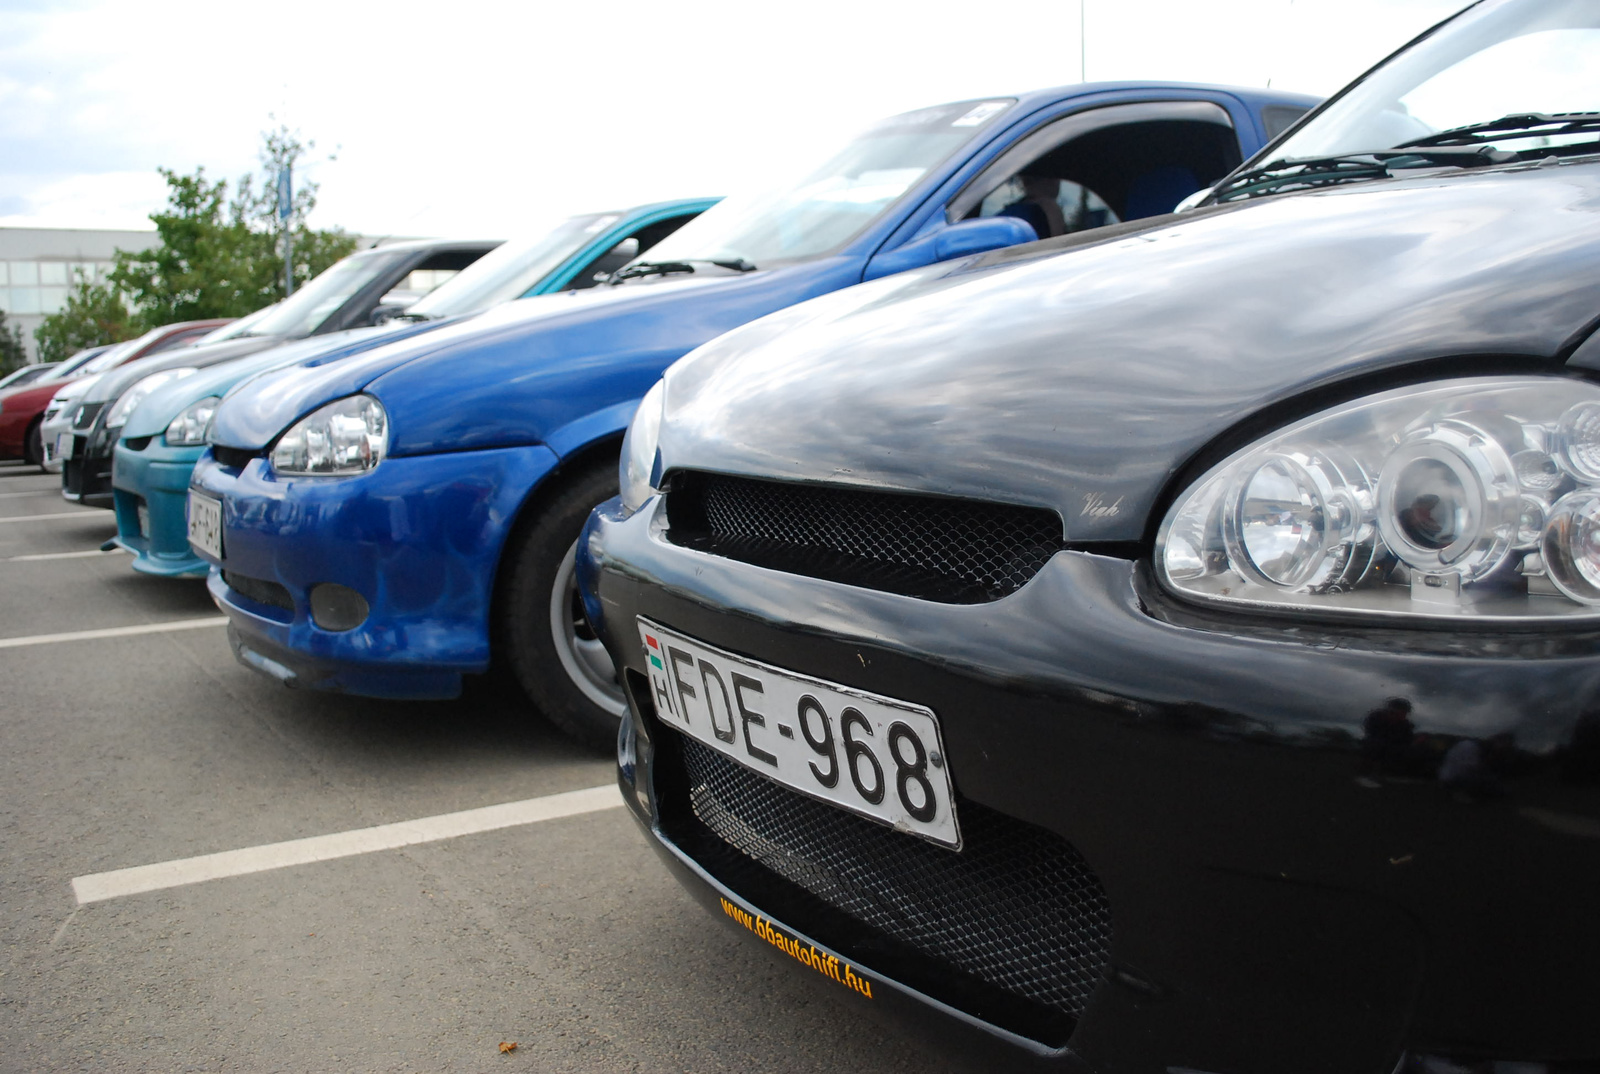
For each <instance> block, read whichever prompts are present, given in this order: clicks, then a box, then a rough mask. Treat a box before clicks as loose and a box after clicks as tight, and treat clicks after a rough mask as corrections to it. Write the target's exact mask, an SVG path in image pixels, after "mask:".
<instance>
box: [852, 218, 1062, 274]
mask: <svg viewBox="0 0 1600 1074" xmlns="http://www.w3.org/2000/svg"><path fill="white" fill-rule="evenodd" d="M1038 239H1039V236H1038V234H1037V233H1036V232H1035V231H1034V230H1033V226H1032V225H1031V224H1029V223H1028V222H1027V221H1025V220H1019V219H1017V218H1016V217H1014V216H986V217H982V218H981V219H978V220H962V221H961V222H959V223H955V224H951V225H950V226H948V227H942V228H940V229H939V230H938V231H935V232H934V233H933V234H932V235H924V236H923V237H922V238H920V239H914V240H912V241H911V242H908V243H906V244H905V245H904V246H901V247H900V248H898V249H895V250H889V251H887V252H885V253H881V254H879V255H878V256H877V257H874V258H873V259H872V260H871V261H869V262H867V270H866V272H864V273H863V274H862V276H861V278H862V280H875V279H877V278H878V277H879V276H888V275H890V274H892V273H895V272H906V271H908V270H909V269H914V268H921V267H922V266H924V265H932V264H934V263H936V262H939V261H949V260H951V259H952V258H957V257H967V256H969V255H971V254H981V253H986V252H987V251H989V250H999V249H1001V248H1002V247H1006V246H1016V245H1017V244H1018V243H1024V242H1037V241H1038Z"/></svg>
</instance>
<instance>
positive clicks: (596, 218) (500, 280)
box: [405, 213, 620, 320]
mask: <svg viewBox="0 0 1600 1074" xmlns="http://www.w3.org/2000/svg"><path fill="white" fill-rule="evenodd" d="M618 219H620V215H619V214H617V213H591V214H589V215H587V216H574V217H573V218H572V219H570V220H566V221H563V222H562V223H560V224H558V225H557V226H556V228H555V230H554V231H551V232H550V233H548V234H545V235H538V236H533V237H529V238H526V239H522V240H520V241H518V240H513V241H511V242H507V243H503V244H501V245H500V246H497V247H495V248H494V249H493V250H491V251H489V252H488V253H486V254H484V255H483V256H482V257H480V258H479V259H478V260H476V261H474V262H473V263H472V264H470V265H468V266H467V267H466V268H464V269H462V270H461V271H460V272H458V273H456V274H455V275H454V276H452V277H450V278H449V279H448V280H446V281H445V282H444V283H442V284H440V285H439V286H438V287H436V288H434V289H433V290H432V291H431V292H429V293H428V295H427V296H426V297H424V298H422V299H421V300H419V301H418V302H416V303H415V304H413V305H411V306H409V307H408V308H407V309H406V311H405V316H406V317H408V318H413V319H418V320H437V319H439V318H441V317H455V316H459V315H460V314H463V313H477V312H478V311H479V310H486V309H488V308H489V307H490V306H497V305H499V304H500V303H502V302H509V301H510V300H512V299H513V298H521V297H522V296H523V295H525V294H527V293H528V291H529V290H530V289H531V288H533V287H534V286H535V285H537V284H538V283H539V281H540V280H542V279H544V278H545V277H546V276H547V275H549V274H550V272H551V271H552V270H554V269H555V268H556V267H557V266H558V265H560V264H561V263H562V262H563V261H565V260H566V259H567V258H569V257H571V256H572V255H573V254H574V253H576V252H577V251H578V250H579V249H581V248H582V247H583V245H584V244H585V243H587V242H590V241H591V240H593V239H594V237H595V236H596V235H598V234H599V233H600V232H602V231H604V230H605V229H606V228H608V227H610V226H611V225H612V224H614V223H616V222H617V220H618Z"/></svg>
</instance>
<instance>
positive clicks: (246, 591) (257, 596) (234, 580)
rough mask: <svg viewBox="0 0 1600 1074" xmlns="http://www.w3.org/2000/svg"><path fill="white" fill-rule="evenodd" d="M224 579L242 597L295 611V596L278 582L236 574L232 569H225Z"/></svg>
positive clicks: (287, 610)
mask: <svg viewBox="0 0 1600 1074" xmlns="http://www.w3.org/2000/svg"><path fill="white" fill-rule="evenodd" d="M222 580H223V581H224V582H226V583H227V585H228V588H229V589H231V590H233V591H234V592H235V593H238V594H239V595H240V596H242V597H246V598H248V599H250V600H253V601H255V602H256V603H257V604H265V605H268V606H269V607H273V608H282V609H283V610H284V611H286V612H293V611H294V598H293V597H291V596H290V595H289V591H288V590H287V589H285V588H284V587H283V586H281V585H279V584H278V583H277V582H268V581H264V580H262V579H260V578H246V577H245V576H244V575H242V574H235V573H233V572H232V571H223V572H222Z"/></svg>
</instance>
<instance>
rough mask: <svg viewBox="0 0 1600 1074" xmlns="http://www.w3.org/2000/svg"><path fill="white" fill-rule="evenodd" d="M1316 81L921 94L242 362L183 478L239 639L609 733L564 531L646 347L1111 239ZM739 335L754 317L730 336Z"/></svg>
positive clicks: (308, 661)
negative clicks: (635, 224) (626, 242)
mask: <svg viewBox="0 0 1600 1074" xmlns="http://www.w3.org/2000/svg"><path fill="white" fill-rule="evenodd" d="M1313 103H1315V102H1314V101H1313V100H1312V99H1311V98H1307V97H1302V96H1297V95H1291V94H1284V93H1275V92H1270V91H1266V92H1264V91H1260V90H1253V89H1231V88H1225V87H1213V86H1200V85H1186V84H1172V83H1137V84H1135V83H1100V84H1083V85H1074V86H1068V87H1065V88H1061V89H1052V90H1044V91H1039V92H1033V93H1027V94H1023V95H1019V96H1017V97H1003V98H993V99H988V100H973V101H963V102H959V103H955V104H946V105H939V106H936V107H932V108H925V109H921V110H919V111H916V112H910V113H906V114H904V115H899V116H895V117H892V118H890V119H887V120H885V121H883V122H881V123H879V124H877V125H876V126H873V127H871V128H870V129H868V130H867V131H865V132H863V133H862V134H861V135H860V136H858V137H857V138H855V139H854V140H852V141H850V142H849V143H848V144H847V145H846V146H845V147H844V148H843V149H842V150H841V151H840V152H839V153H838V154H837V155H835V156H833V157H832V158H830V159H828V160H827V161H825V162H823V163H822V164H821V166H820V167H818V168H816V169H815V170H813V171H810V172H808V173H805V174H802V175H798V176H796V177H794V178H793V179H792V180H791V181H790V182H787V183H784V184H780V185H778V186H776V187H774V188H772V189H769V190H765V191H760V192H757V193H756V194H754V195H752V196H747V197H742V198H729V199H728V200H726V201H724V202H722V203H720V204H719V205H717V206H715V207H714V208H712V209H711V210H709V211H708V212H706V213H705V214H703V215H702V216H700V217H699V218H697V219H696V220H694V221H693V222H691V223H690V224H688V225H686V226H685V227H683V228H682V229H681V230H679V231H678V232H676V233H674V234H673V235H671V236H670V237H668V238H667V239H666V240H665V241H664V242H662V243H661V245H660V246H658V247H657V248H656V249H655V250H653V251H651V254H650V257H649V258H648V259H641V260H637V261H635V262H633V263H632V264H630V265H628V266H627V267H625V268H623V269H622V270H621V271H619V272H617V273H616V274H614V275H613V276H612V278H611V281H610V285H609V286H606V287H599V288H594V289H592V290H589V291H585V292H579V293H577V294H573V295H556V296H547V297H544V298H538V299H532V300H529V301H527V302H519V303H513V304H511V305H508V306H501V307H499V308H497V309H494V310H490V311H488V312H486V313H483V314H480V315H479V316H478V317H475V318H473V319H472V320H470V321H467V322H464V323H462V324H459V325H451V326H447V327H445V328H441V329H439V330H438V331H435V332H430V333H428V334H427V335H425V336H423V337H420V338H416V339H408V340H404V341H400V342H396V343H392V344H389V345H387V346H383V347H379V348H376V349H374V350H371V351H368V352H367V353H365V354H362V355H357V356H354V357H351V358H348V359H346V360H344V361H340V362H337V363H332V364H325V365H308V366H304V367H293V368H289V369H284V370H280V371H278V372H277V373H274V374H273V375H271V376H269V377H262V378H260V379H258V380H254V381H251V382H250V383H248V384H245V385H243V386H241V387H240V388H239V389H238V390H237V391H235V392H234V393H233V394H232V395H231V396H230V397H229V398H228V399H226V400H225V401H224V402H223V403H222V405H221V406H220V407H218V409H217V412H216V416H215V418H214V421H213V425H212V429H211V433H210V440H211V443H212V445H213V446H212V448H211V452H210V454H209V455H208V456H205V457H203V458H202V459H201V461H200V463H199V464H198V465H197V466H196V467H195V470H194V476H193V479H192V482H191V486H190V500H189V539H190V541H191V543H192V544H193V545H194V547H195V549H196V550H197V551H198V552H199V553H200V554H201V555H202V556H203V557H204V558H205V559H206V560H208V561H209V562H211V563H212V564H213V565H214V566H215V567H216V569H215V570H213V571H212V572H211V575H210V579H209V583H208V584H209V585H210V588H211V593H212V595H213V597H214V598H215V599H216V601H217V603H218V605H219V606H220V607H221V608H222V609H223V610H224V611H225V612H226V614H227V616H228V619H229V622H230V631H229V634H230V638H231V640H232V643H233V646H234V649H235V652H236V654H237V655H238V657H239V659H240V660H241V661H243V662H244V663H245V664H247V665H249V666H251V667H253V668H255V669H257V670H259V671H261V672H264V673H266V674H268V675H271V676H273V677H275V678H277V679H279V680H281V681H282V682H284V683H286V684H288V685H293V686H304V687H311V688H318V689H329V690H343V691H347V692H350V693H357V694H366V695H372V696H381V697H394V698H437V697H450V696H454V695H456V694H457V692H458V691H459V690H460V689H461V682H462V677H463V676H465V675H474V674H479V673H483V672H485V671H487V670H489V668H490V666H491V662H496V663H498V664H499V665H501V666H503V667H504V668H506V669H507V670H509V671H510V672H511V673H512V674H513V675H514V676H515V679H516V681H517V682H518V683H519V684H520V686H521V687H522V688H523V690H524V691H525V692H526V693H527V695H528V697H529V699H530V700H531V701H532V702H533V703H534V705H535V706H536V707H537V708H538V709H539V710H541V711H542V712H543V713H544V715H545V716H547V717H548V718H549V719H551V720H552V721H553V722H555V723H556V724H557V725H559V726H561V727H562V728H563V729H565V730H566V731H568V732H569V733H571V734H573V735H574V736H575V737H577V738H579V739H581V740H583V741H586V742H589V743H592V744H594V745H596V746H597V747H601V748H605V747H609V746H610V745H612V744H614V743H615V740H616V733H617V728H618V725H619V721H620V719H621V716H622V714H623V712H624V711H625V706H624V701H623V695H622V691H621V689H620V687H619V686H618V685H617V682H616V675H615V670H614V668H613V666H612V663H611V660H610V658H609V657H608V656H607V654H606V651H605V649H604V647H603V646H602V645H601V643H600V642H599V640H598V639H597V638H596V637H595V635H594V632H593V630H591V629H590V626H589V623H588V620H587V617H586V616H585V614H584V609H583V605H582V601H581V599H580V597H579V593H578V588H577V585H576V581H575V577H574V560H575V553H576V542H577V537H578V534H579V531H580V529H581V528H582V525H583V522H584V520H585V519H586V518H587V516H588V514H589V511H590V509H591V508H593V507H594V506H595V505H596V504H598V503H600V502H601V501H603V500H606V499H608V498H610V497H611V496H613V495H615V494H616V491H617V459H618V454H619V451H620V449H621V444H622V439H623V433H624V430H625V429H626V427H627V425H628V421H629V419H630V418H631V417H632V415H633V413H634V411H635V410H636V409H637V408H638V405H639V401H640V399H641V397H642V396H643V395H644V394H645V392H646V391H647V390H648V389H649V388H650V387H651V385H653V384H654V383H655V382H656V381H657V380H658V379H659V377H660V375H661V372H662V370H664V369H665V368H666V367H667V366H668V365H670V364H671V363H672V362H674V361H676V360H677V359H678V358H680V357H682V356H683V355H684V354H686V353H687V352H689V351H690V350H692V349H693V348H695V347H697V346H699V345H700V344H702V343H705V342H706V341H708V340H710V339H712V338H714V337H715V336H717V335H720V334H721V333H723V332H726V331H728V330H730V329H732V328H735V327H738V326H740V325H743V324H746V323H747V322H750V321H753V320H755V319H757V318H759V317H762V316H764V315H766V314H769V313H773V312H775V311H777V310H781V309H784V308H786V307H788V306H792V305H794V304H795V303H798V302H802V301H804V300H806V299H808V298H813V297H816V296H818V295H822V294H826V293H828V292H831V291H837V290H838V289H840V288H842V287H848V286H850V285H851V284H855V283H860V282H862V281H863V280H869V279H874V278H877V277H880V276H884V275H887V274H889V273H894V272H900V271H903V270H906V269H911V268H917V267H921V266H925V265H929V264H932V263H934V262H938V261H945V260H949V259H952V258H960V257H964V256H966V255H971V254H977V253H981V252H984V251H988V250H992V249H996V248H999V247H1003V246H1009V245H1015V244H1017V243H1022V242H1032V241H1035V240H1038V239H1043V240H1046V241H1047V242H1049V243H1055V244H1067V245H1070V244H1079V243H1094V242H1095V241H1096V240H1097V239H1098V238H1099V237H1100V235H1101V234H1103V235H1104V236H1105V239H1106V241H1112V240H1113V238H1114V236H1115V235H1116V233H1117V232H1116V228H1115V225H1116V224H1117V223H1119V222H1120V221H1124V220H1134V219H1138V218H1142V217H1148V216H1152V215H1157V214H1161V213H1165V212H1168V211H1171V210H1172V209H1174V208H1175V206H1176V205H1177V204H1178V202H1179V201H1180V200H1181V199H1183V198H1184V197H1186V196H1188V195H1190V194H1191V193H1193V192H1195V191H1198V190H1200V189H1202V188H1203V187H1204V186H1205V185H1206V184H1208V183H1211V182H1213V181H1215V180H1217V179H1219V178H1221V177H1222V176H1224V175H1226V174H1227V173H1228V172H1229V171H1230V170H1232V169H1233V168H1234V167H1235V166H1237V165H1238V164H1239V163H1240V162H1241V161H1242V160H1243V159H1244V158H1246V157H1248V156H1250V155H1251V154H1253V153H1254V152H1255V151H1256V150H1257V149H1258V148H1260V147H1261V146H1262V145H1263V144H1265V142H1266V141H1267V139H1268V138H1269V137H1271V136H1272V135H1275V134H1277V133H1278V132H1279V131H1281V130H1282V129H1283V128H1284V127H1285V126H1287V125H1288V124H1290V123H1292V122H1293V121H1294V120H1295V119H1296V118H1298V116H1299V115H1300V114H1301V113H1303V112H1304V111H1305V110H1306V109H1307V108H1309V107H1310V106H1311V105H1312V104H1313ZM1097 227H1105V228H1106V230H1105V231H1104V232H1102V233H1100V234H1096V233H1094V232H1093V231H1092V229H1094V228H1097ZM1084 232H1088V234H1082V233H1084ZM762 338H763V336H762V332H761V330H760V326H755V327H753V328H752V329H751V331H750V332H749V333H746V341H747V343H746V345H753V344H754V343H755V342H757V341H759V340H760V339H762ZM727 405H729V406H735V407H736V406H738V400H737V399H729V400H727ZM925 420H928V421H936V420H937V415H932V414H930V415H926V417H925ZM772 463H773V465H774V466H777V467H778V468H779V469H782V467H783V465H784V463H783V460H780V459H774V460H772Z"/></svg>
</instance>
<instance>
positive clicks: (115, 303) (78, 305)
mask: <svg viewBox="0 0 1600 1074" xmlns="http://www.w3.org/2000/svg"><path fill="white" fill-rule="evenodd" d="M136 334H137V329H136V327H135V325H134V323H133V316H132V314H130V313H129V312H128V307H127V304H126V303H125V302H123V300H122V297H121V296H120V295H118V294H117V292H116V291H114V290H112V289H111V288H110V287H107V286H104V285H103V284H97V283H94V282H93V281H92V280H90V279H89V278H88V277H86V276H84V275H83V274H82V273H81V272H80V273H79V274H78V282H77V286H76V287H75V288H73V291H72V294H70V295H68V296H67V304H66V305H65V306H63V307H62V308H61V310H60V312H58V313H53V314H51V315H50V316H48V317H46V318H45V319H44V323H43V324H41V325H40V326H39V327H38V328H36V329H34V331H33V338H34V341H35V342H36V343H38V344H39V361H41V362H59V361H61V360H62V359H63V358H70V357H72V356H73V355H74V354H76V353H78V352H79V351H81V350H83V348H85V347H98V346H100V345H101V344H102V343H120V342H122V341H123V340H125V339H132V338H133V337H134V335H136ZM19 342H20V341H19Z"/></svg>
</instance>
